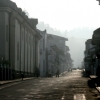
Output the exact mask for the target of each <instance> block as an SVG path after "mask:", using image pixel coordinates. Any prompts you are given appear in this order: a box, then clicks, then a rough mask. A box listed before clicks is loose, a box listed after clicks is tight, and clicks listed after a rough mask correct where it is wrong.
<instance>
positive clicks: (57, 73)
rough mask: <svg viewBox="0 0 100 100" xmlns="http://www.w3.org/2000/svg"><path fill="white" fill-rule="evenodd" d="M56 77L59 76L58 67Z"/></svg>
mask: <svg viewBox="0 0 100 100" xmlns="http://www.w3.org/2000/svg"><path fill="white" fill-rule="evenodd" d="M56 77H59V69H57V72H56Z"/></svg>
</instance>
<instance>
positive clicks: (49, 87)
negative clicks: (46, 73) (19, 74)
mask: <svg viewBox="0 0 100 100" xmlns="http://www.w3.org/2000/svg"><path fill="white" fill-rule="evenodd" d="M87 80H88V78H84V77H82V75H81V71H80V70H74V71H72V72H67V73H66V74H65V75H63V76H60V77H59V78H56V77H52V78H38V79H31V80H27V81H20V82H14V83H10V84H6V85H2V86H0V100H98V96H99V93H98V92H97V90H96V89H95V88H89V87H88V86H87Z"/></svg>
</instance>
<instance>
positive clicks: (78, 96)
mask: <svg viewBox="0 0 100 100" xmlns="http://www.w3.org/2000/svg"><path fill="white" fill-rule="evenodd" d="M74 100H86V98H85V95H84V94H75V95H74Z"/></svg>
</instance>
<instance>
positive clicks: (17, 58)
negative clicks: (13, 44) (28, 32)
mask: <svg viewBox="0 0 100 100" xmlns="http://www.w3.org/2000/svg"><path fill="white" fill-rule="evenodd" d="M17 60H19V42H17Z"/></svg>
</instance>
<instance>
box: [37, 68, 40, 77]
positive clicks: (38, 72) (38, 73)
mask: <svg viewBox="0 0 100 100" xmlns="http://www.w3.org/2000/svg"><path fill="white" fill-rule="evenodd" d="M39 75H40V71H39V69H38V68H37V69H36V77H37V78H38V77H39Z"/></svg>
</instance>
